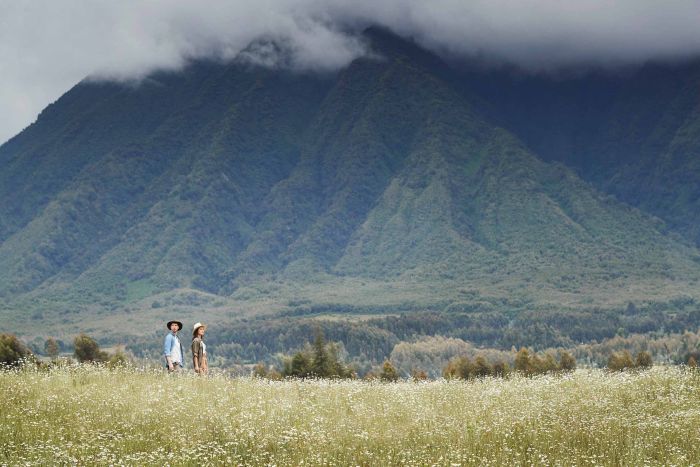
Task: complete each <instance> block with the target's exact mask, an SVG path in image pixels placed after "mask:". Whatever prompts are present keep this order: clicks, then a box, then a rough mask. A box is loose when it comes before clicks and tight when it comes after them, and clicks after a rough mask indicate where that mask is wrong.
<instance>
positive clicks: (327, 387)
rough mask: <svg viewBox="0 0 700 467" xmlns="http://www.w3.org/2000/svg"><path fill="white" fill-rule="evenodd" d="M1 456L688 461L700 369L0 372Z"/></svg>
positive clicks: (36, 460) (113, 460) (180, 460)
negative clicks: (398, 378) (368, 376)
mask: <svg viewBox="0 0 700 467" xmlns="http://www.w3.org/2000/svg"><path fill="white" fill-rule="evenodd" d="M0 397H2V400H3V404H2V405H1V406H0V464H13V465H48V464H52V465H54V464H98V465H107V464H113V465H120V464H125V465H166V464H167V465H241V464H243V465H302V464H303V465H503V464H515V465H552V464H554V465H621V464H622V465H649V464H652V465H653V464H667V465H690V464H694V463H698V462H700V445H698V443H697V442H696V439H697V430H698V429H697V427H698V426H700V409H698V407H699V405H698V403H700V375H698V373H697V372H692V371H686V370H683V369H680V368H666V367H658V368H654V369H652V370H650V371H648V372H644V373H615V374H610V373H606V372H604V371H600V370H578V371H576V372H575V373H573V374H571V375H566V376H545V377H536V378H522V377H518V376H515V377H512V378H510V379H507V380H501V379H485V380H477V381H471V382H463V381H444V380H442V381H431V382H424V383H415V382H401V383H396V384H383V383H379V382H361V381H297V380H288V381H279V382H270V381H266V380H256V379H250V378H230V377H226V376H223V375H216V376H212V377H210V378H206V379H204V378H197V377H194V376H192V375H182V376H179V377H178V376H175V377H171V376H168V375H165V374H163V373H162V372H160V371H154V370H139V369H133V368H127V369H119V370H113V371H110V370H107V369H105V368H95V367H89V366H76V367H68V368H60V369H54V370H51V371H33V370H31V371H18V372H17V371H3V372H0Z"/></svg>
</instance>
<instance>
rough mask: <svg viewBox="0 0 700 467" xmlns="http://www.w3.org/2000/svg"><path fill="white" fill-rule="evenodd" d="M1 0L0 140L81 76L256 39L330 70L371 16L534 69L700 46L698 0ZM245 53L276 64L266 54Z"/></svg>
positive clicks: (446, 45)
mask: <svg viewBox="0 0 700 467" xmlns="http://www.w3.org/2000/svg"><path fill="white" fill-rule="evenodd" d="M0 5H1V6H2V11H3V14H2V18H0V67H1V68H2V70H3V86H2V87H1V88H0V108H2V109H3V110H4V111H3V112H2V115H1V116H0V140H5V139H7V138H9V137H10V136H12V135H13V134H15V133H16V132H17V131H19V130H20V129H21V128H22V127H23V126H25V125H26V124H27V123H29V121H30V120H31V119H32V118H33V116H34V115H36V114H37V113H38V111H39V110H40V109H41V108H43V107H44V106H45V105H46V104H47V103H48V102H49V101H51V100H52V99H55V98H56V97H57V96H59V95H60V94H61V93H62V92H64V91H65V90H66V89H68V88H69V87H71V86H72V85H74V84H75V83H76V82H77V81H79V80H81V79H82V78H84V77H85V76H87V75H91V76H93V77H99V78H110V79H113V78H116V79H133V78H139V77H142V76H144V75H145V74H147V73H149V72H151V71H153V70H154V69H163V68H165V69H173V68H175V69H176V68H179V67H181V66H182V65H183V64H184V63H186V62H187V61H188V60H190V59H193V58H203V57H220V58H223V59H227V58H231V57H233V56H235V55H236V54H238V53H239V52H240V51H241V50H243V49H244V48H246V47H247V46H248V45H249V44H250V43H251V42H252V41H256V40H260V39H262V40H266V41H268V42H269V41H275V42H277V43H280V44H283V46H284V47H285V48H286V49H287V50H288V51H289V52H291V54H290V55H289V56H288V57H287V59H286V60H285V61H284V62H283V63H284V64H285V65H289V66H292V67H296V68H304V69H323V70H327V69H336V68H339V67H342V66H344V65H345V64H347V63H348V62H349V61H351V60H352V59H354V58H356V57H358V56H360V55H362V54H364V53H367V49H366V48H365V47H364V45H363V44H362V42H361V41H360V40H359V39H358V35H357V32H358V31H360V30H362V29H364V28H365V27H367V26H369V25H373V24H374V25H382V26H385V27H388V28H390V29H392V30H394V31H395V32H397V33H399V34H401V35H403V36H410V37H413V38H415V39H416V40H417V41H418V42H419V43H420V44H421V45H423V46H425V47H427V48H429V49H432V50H433V51H436V52H440V53H448V54H453V55H457V56H479V57H481V58H485V59H492V60H497V61H506V62H511V63H515V64H517V65H519V66H522V67H524V68H528V69H535V70H541V69H552V68H558V67H561V66H567V67H568V66H577V65H591V64H596V65H616V64H634V63H638V62H643V61H646V60H649V59H675V58H680V57H685V56H689V55H693V54H697V53H698V52H700V29H698V28H697V24H698V20H699V19H700V4H698V3H697V2H695V1H692V0H673V1H668V2H657V1H652V0H621V1H617V2H600V1H580V0H578V1H569V2H561V1H556V0H526V1H520V2H512V1H509V0H489V1H485V0H470V1H455V0H436V1H431V2H424V1H420V0H385V1H382V2H376V1H370V0H357V1H353V2H344V1H340V0H328V1H327V0H324V1H320V0H261V1H257V2H248V1H234V2H231V1H224V0H206V1H196V2H195V1H185V0H178V1H164V0H162V1H161V0H155V1H149V2H140V1H122V2H107V1H99V2H84V1H78V0H63V1H60V2H55V1H48V0H37V1H34V2H14V1H10V0H0ZM252 51H253V52H258V53H259V52H269V50H266V49H265V48H264V47H258V48H256V49H252ZM249 58H251V57H250V56H249ZM252 58H253V59H255V61H257V62H259V63H268V64H269V63H273V64H276V65H279V64H280V61H279V60H274V59H273V60H270V56H269V55H264V54H263V55H259V54H258V55H253V56H252ZM273 58H274V57H273Z"/></svg>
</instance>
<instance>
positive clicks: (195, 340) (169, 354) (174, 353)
mask: <svg viewBox="0 0 700 467" xmlns="http://www.w3.org/2000/svg"><path fill="white" fill-rule="evenodd" d="M167 327H168V329H169V330H170V332H169V333H168V334H167V335H166V336H165V343H164V346H163V352H164V355H165V366H166V367H167V368H168V372H169V373H173V372H177V371H180V370H181V369H182V368H183V367H184V363H185V352H184V350H183V348H182V343H180V338H179V337H178V335H177V333H178V331H179V330H180V329H182V323H181V322H180V321H168V324H167ZM206 329H207V327H206V326H205V325H204V324H202V323H195V325H194V329H193V330H192V345H191V346H190V349H191V350H192V363H193V364H194V371H195V373H197V374H200V375H204V374H206V373H207V371H208V370H209V364H208V362H207V345H206V344H205V343H204V332H205V331H206Z"/></svg>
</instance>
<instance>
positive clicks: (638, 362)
mask: <svg viewBox="0 0 700 467" xmlns="http://www.w3.org/2000/svg"><path fill="white" fill-rule="evenodd" d="M653 364H654V361H653V360H652V358H651V354H650V353H649V352H646V351H644V350H642V351H641V352H639V353H637V357H636V358H635V364H634V366H635V367H637V368H642V369H647V368H651V366H652V365H653Z"/></svg>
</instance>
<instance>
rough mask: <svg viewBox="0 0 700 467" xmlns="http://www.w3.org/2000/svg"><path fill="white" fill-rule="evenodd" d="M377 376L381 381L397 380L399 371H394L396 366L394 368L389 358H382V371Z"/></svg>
mask: <svg viewBox="0 0 700 467" xmlns="http://www.w3.org/2000/svg"><path fill="white" fill-rule="evenodd" d="M379 378H380V379H381V380H382V381H389V382H394V381H398V379H399V372H398V371H396V368H394V365H392V364H391V362H390V361H389V360H384V364H383V365H382V372H381V373H380V374H379Z"/></svg>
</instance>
